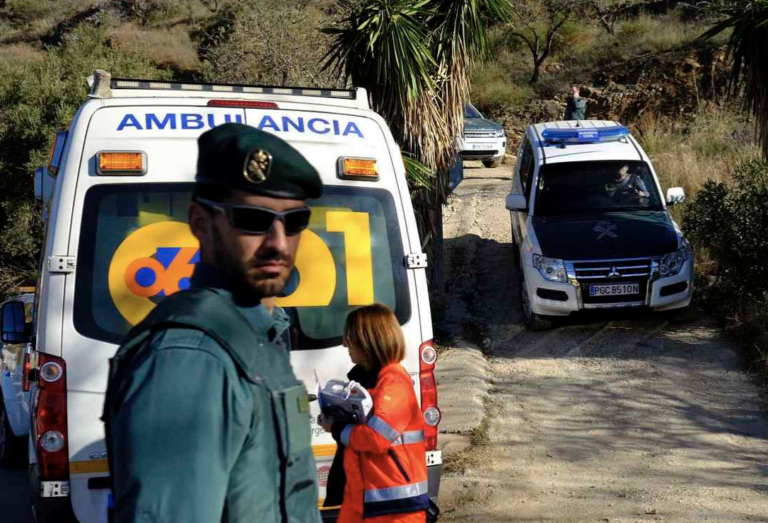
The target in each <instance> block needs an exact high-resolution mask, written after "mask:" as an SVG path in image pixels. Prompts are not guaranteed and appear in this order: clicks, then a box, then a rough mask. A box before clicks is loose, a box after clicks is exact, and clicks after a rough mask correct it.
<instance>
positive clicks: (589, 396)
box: [439, 163, 768, 523]
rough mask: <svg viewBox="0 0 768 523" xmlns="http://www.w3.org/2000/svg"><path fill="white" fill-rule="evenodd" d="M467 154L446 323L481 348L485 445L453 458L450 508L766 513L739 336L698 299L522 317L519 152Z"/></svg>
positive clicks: (503, 516) (761, 429) (478, 433)
mask: <svg viewBox="0 0 768 523" xmlns="http://www.w3.org/2000/svg"><path fill="white" fill-rule="evenodd" d="M466 165H467V168H465V181H464V182H463V183H462V184H461V185H460V186H459V189H458V191H457V194H456V196H454V197H453V198H452V200H451V202H450V204H449V206H448V207H447V208H446V212H445V214H444V222H445V235H446V254H447V264H446V265H447V267H446V280H447V281H446V292H447V296H446V303H447V304H448V306H447V308H446V311H445V313H444V315H443V317H442V318H441V326H440V329H439V332H440V333H441V335H442V336H443V337H444V338H445V339H448V340H451V343H450V345H453V346H463V345H467V344H474V345H477V346H480V347H482V349H483V353H484V354H485V357H486V359H487V360H488V361H489V364H490V370H489V379H490V390H489V391H488V392H489V393H488V396H487V400H486V402H485V406H486V408H485V419H484V422H483V424H482V426H480V427H479V428H477V429H475V431H474V432H473V439H474V440H475V442H476V443H477V444H476V445H475V446H474V447H473V448H472V449H470V450H469V451H466V452H464V453H462V454H460V455H458V456H456V457H453V458H451V459H450V461H449V462H448V468H449V469H450V470H451V471H450V472H447V473H446V474H445V475H444V477H443V481H442V486H441V500H440V501H441V507H442V509H443V518H442V519H443V520H444V521H457V522H458V521H461V522H464V521H480V522H507V521H509V522H516V521H521V522H523V521H524V522H539V521H541V522H544V521H548V522H551V521H562V522H569V523H570V522H582V521H583V522H592V521H597V522H600V521H612V522H641V521H642V522H647V521H667V522H669V521H673V522H698V521H721V522H730V521H766V522H768V438H767V436H768V423H767V420H768V416H766V413H765V409H764V407H765V403H764V401H763V399H764V398H763V397H762V396H761V391H760V388H759V387H758V386H757V385H756V384H755V383H754V382H753V381H752V379H751V378H750V377H749V376H748V375H746V374H745V373H744V372H743V370H742V362H741V360H740V352H739V351H738V349H737V348H736V347H734V345H733V343H732V342H731V340H729V339H728V338H727V337H725V336H724V335H723V334H722V333H721V332H720V331H719V330H718V329H717V327H716V325H715V324H714V323H713V321H712V320H711V319H710V318H707V317H705V316H703V315H701V314H700V313H697V312H696V311H690V312H689V313H688V314H686V315H685V316H686V317H685V318H684V321H682V322H679V321H676V322H674V323H670V322H669V321H667V320H666V319H665V318H664V317H660V316H657V315H652V314H648V313H639V314H638V313H632V314H628V313H612V314H610V315H607V314H606V313H600V314H596V315H586V316H579V317H577V318H573V319H569V320H567V321H566V322H563V323H562V324H559V326H558V328H556V329H554V330H552V331H549V332H544V333H533V332H528V331H526V330H525V329H524V328H523V327H522V326H521V323H520V322H521V311H520V307H519V291H520V287H519V283H518V278H519V276H518V273H517V271H516V270H515V269H514V268H513V265H512V258H511V254H512V253H511V246H510V222H509V214H508V212H507V211H506V210H505V209H504V197H505V196H506V194H507V192H508V188H509V186H510V181H509V177H510V174H511V169H510V166H509V165H503V166H502V167H500V168H498V169H483V168H482V167H479V164H476V165H477V166H476V167H475V168H471V167H470V166H472V165H474V164H470V163H467V164H466ZM466 342H469V343H466Z"/></svg>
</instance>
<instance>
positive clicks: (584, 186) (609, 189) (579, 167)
mask: <svg viewBox="0 0 768 523" xmlns="http://www.w3.org/2000/svg"><path fill="white" fill-rule="evenodd" d="M663 208H664V207H663V206H662V203H661V199H660V198H659V193H658V191H657V189H656V182H655V181H654V179H653V175H652V174H651V170H650V169H649V168H648V165H647V164H646V163H645V162H637V161H635V162H629V161H621V162H615V161H610V162H571V163H558V164H549V165H543V166H541V169H540V171H539V177H538V184H537V186H536V207H535V213H536V215H537V216H554V215H566V214H591V213H602V212H619V211H660V210H663Z"/></svg>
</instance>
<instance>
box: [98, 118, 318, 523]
mask: <svg viewBox="0 0 768 523" xmlns="http://www.w3.org/2000/svg"><path fill="white" fill-rule="evenodd" d="M198 147H199V157H198V163H197V176H196V184H195V188H194V192H193V196H192V203H191V204H190V207H189V224H190V227H191V229H192V232H193V233H194V235H195V236H196V237H197V238H198V240H200V255H201V263H199V264H198V265H197V267H196V269H195V273H194V276H193V277H192V282H191V288H190V289H189V290H186V291H181V292H179V293H176V294H174V295H172V296H170V297H168V298H165V299H164V300H163V301H162V302H160V304H159V305H158V306H157V307H156V308H155V309H154V310H153V311H152V313H150V315H149V316H148V317H147V318H146V319H145V320H144V321H143V322H142V323H141V324H139V325H137V326H136V327H135V328H134V329H133V330H132V331H131V332H130V333H129V334H128V336H127V338H126V340H125V341H124V343H123V345H122V346H121V347H120V349H119V350H118V352H117V354H116V355H115V357H114V358H113V359H112V360H111V361H110V378H109V384H108V390H107V397H106V401H105V408H104V421H105V426H106V433H107V449H108V452H109V462H110V471H111V477H112V483H113V492H114V502H115V506H114V514H113V517H112V519H113V520H114V521H117V522H119V523H128V522H137V523H138V522H142V523H143V522H146V523H149V522H152V523H166V522H169V523H170V522H184V523H213V522H218V521H227V522H229V523H241V522H269V523H273V522H284V523H288V522H290V523H305V522H306V523H318V522H319V521H320V515H319V512H318V506H317V485H316V472H315V463H314V458H313V456H312V449H311V442H310V426H309V424H310V415H309V402H308V396H307V391H306V389H305V387H304V385H303V384H302V383H301V382H299V381H298V380H297V379H296V377H295V375H294V373H293V370H292V368H291V365H290V361H289V349H290V347H289V346H288V345H289V344H290V341H289V339H290V337H289V336H287V335H286V334H287V331H288V328H289V322H288V318H287V316H286V314H285V312H283V311H282V310H281V309H280V308H278V307H275V305H274V303H275V302H274V300H275V296H277V295H278V294H279V293H280V292H281V291H282V290H283V288H284V287H285V285H286V282H287V280H288V277H289V275H290V274H291V270H292V268H293V263H294V258H295V256H296V250H297V248H298V246H299V235H300V233H301V231H303V230H304V229H305V228H306V227H307V225H308V224H309V218H310V210H309V208H308V207H307V206H306V200H307V199H309V198H319V197H320V196H321V194H322V191H323V186H322V182H321V180H320V176H319V174H318V173H317V171H316V170H315V168H314V167H312V166H311V165H310V164H309V162H307V160H306V159H305V158H304V157H303V156H302V155H301V154H300V153H299V152H298V151H296V150H295V149H294V148H293V147H291V146H290V145H289V144H288V143H286V142H285V141H283V140H282V139H280V138H277V137H275V136H273V135H270V134H268V133H264V132H262V131H259V130H257V129H255V128H253V127H248V126H245V125H240V124H225V125H222V126H220V127H216V128H215V129H212V130H210V131H208V132H206V133H204V134H203V135H201V136H200V138H199V140H198Z"/></svg>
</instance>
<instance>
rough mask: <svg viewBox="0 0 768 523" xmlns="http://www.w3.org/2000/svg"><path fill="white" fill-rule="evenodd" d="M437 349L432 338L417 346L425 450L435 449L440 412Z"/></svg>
mask: <svg viewBox="0 0 768 523" xmlns="http://www.w3.org/2000/svg"><path fill="white" fill-rule="evenodd" d="M436 362H437V350H436V349H435V347H434V346H433V344H432V340H429V341H425V342H424V343H422V344H421V347H419V382H420V385H421V412H422V414H423V415H424V441H425V443H426V447H427V450H435V449H437V426H438V424H439V423H440V420H441V418H442V413H441V412H440V409H439V408H438V407H437V382H436V381H435V363H436Z"/></svg>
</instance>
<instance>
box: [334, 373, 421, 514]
mask: <svg viewBox="0 0 768 523" xmlns="http://www.w3.org/2000/svg"><path fill="white" fill-rule="evenodd" d="M370 392H371V396H372V399H373V412H372V415H371V417H370V418H369V420H368V422H367V423H366V424H361V425H347V426H346V427H345V428H344V430H342V432H341V438H340V439H341V443H342V444H343V445H344V446H345V451H344V452H345V453H344V463H345V467H344V468H345V471H346V473H347V485H348V486H352V485H361V486H362V489H361V490H360V489H354V490H355V492H354V494H353V497H355V498H357V499H347V498H348V493H349V494H352V491H353V489H352V488H347V489H345V493H344V505H347V504H348V503H349V504H350V505H349V506H348V507H346V508H347V509H349V508H351V509H352V510H353V511H354V512H357V513H359V512H362V517H363V518H366V519H369V518H377V517H378V516H383V515H387V514H403V513H406V512H416V511H423V510H425V509H426V508H427V507H428V505H429V492H428V486H427V463H426V448H425V446H424V416H423V414H422V412H421V409H420V407H419V402H418V400H417V398H416V392H415V390H414V386H413V380H412V379H411V377H410V375H409V374H408V373H407V372H406V370H405V369H404V368H403V366H402V365H400V364H399V363H393V364H390V365H387V366H386V367H384V368H383V369H381V371H380V372H379V378H378V382H377V384H376V388H375V389H373V390H372V391H370ZM360 497H362V499H359V498H360ZM344 508H345V507H343V508H342V513H344V512H347V511H348V510H344ZM397 520H398V521H400V519H397Z"/></svg>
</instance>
